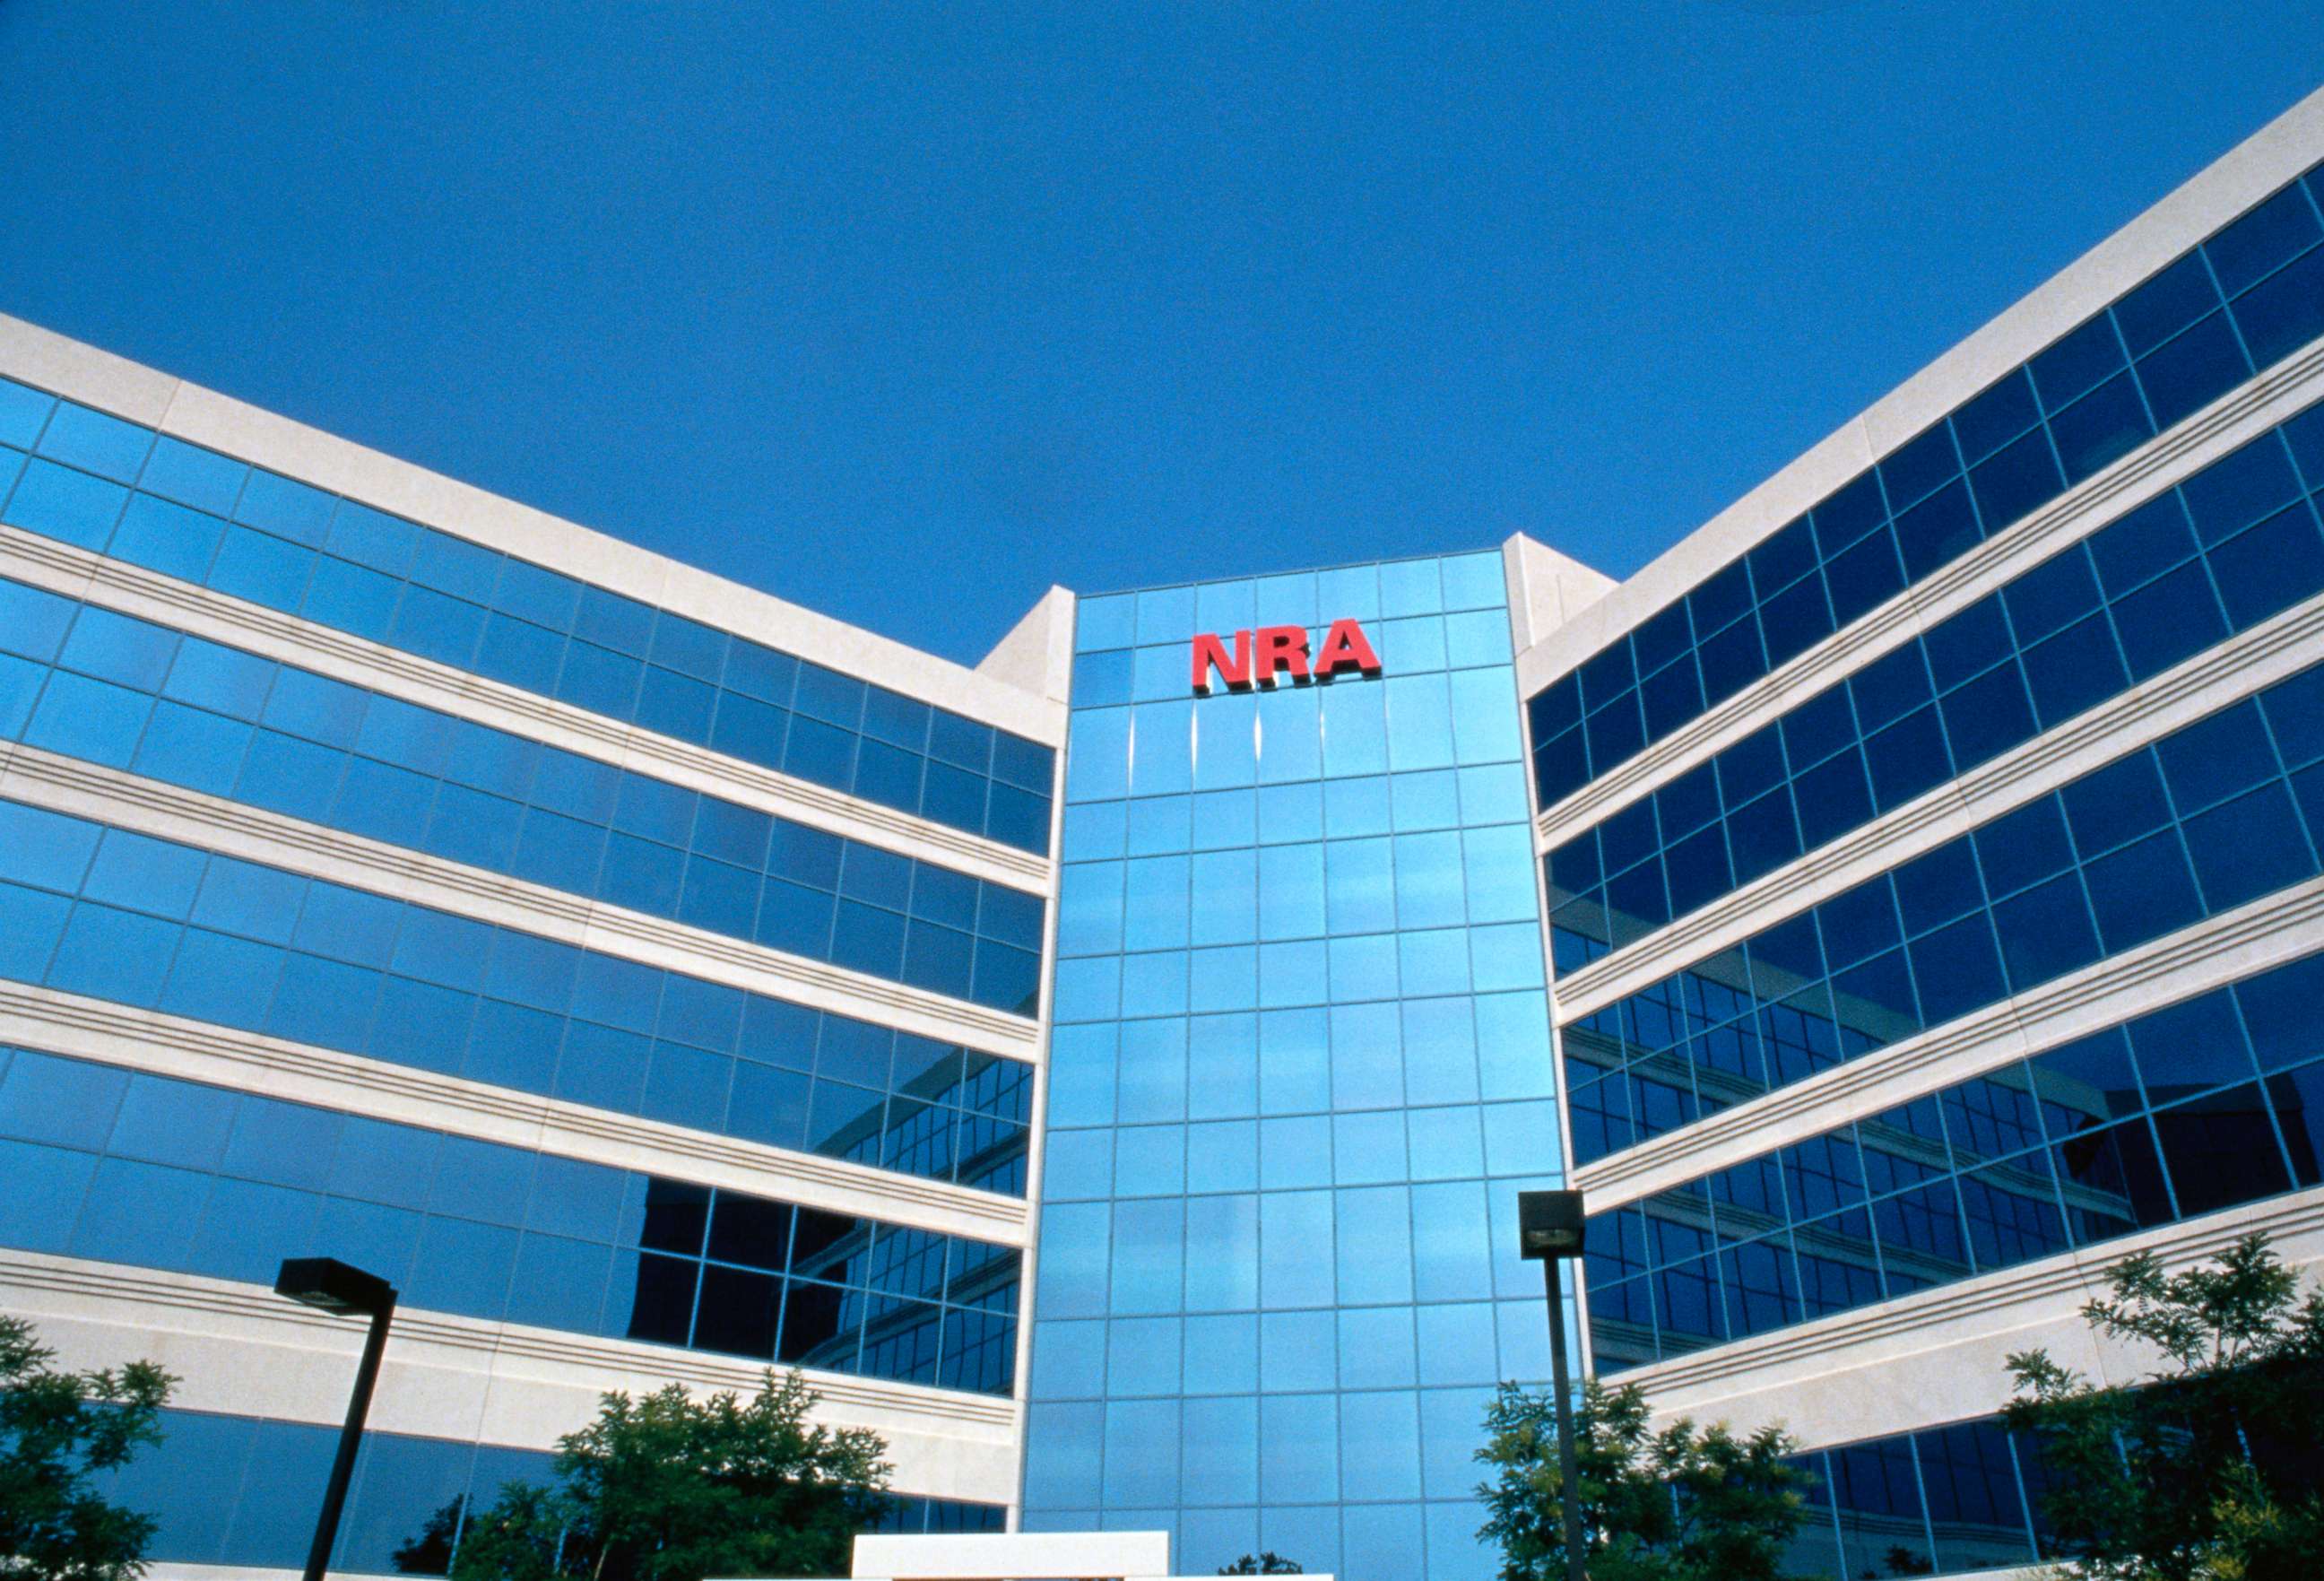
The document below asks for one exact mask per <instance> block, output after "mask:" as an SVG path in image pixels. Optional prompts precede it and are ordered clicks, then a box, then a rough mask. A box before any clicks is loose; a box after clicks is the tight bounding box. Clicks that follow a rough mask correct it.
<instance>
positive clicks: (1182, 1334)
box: [1029, 1299, 1550, 1502]
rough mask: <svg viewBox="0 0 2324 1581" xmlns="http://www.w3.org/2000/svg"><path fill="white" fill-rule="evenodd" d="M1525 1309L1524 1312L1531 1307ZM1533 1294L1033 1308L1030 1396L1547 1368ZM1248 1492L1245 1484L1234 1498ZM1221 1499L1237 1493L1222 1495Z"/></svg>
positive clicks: (1522, 1373) (1230, 1388) (1183, 1391)
mask: <svg viewBox="0 0 2324 1581" xmlns="http://www.w3.org/2000/svg"><path fill="white" fill-rule="evenodd" d="M1528 1314H1530V1318H1529V1319H1528V1316H1527V1315H1528ZM1549 1365H1550V1362H1549V1335H1548V1331H1547V1330H1546V1329H1545V1327H1543V1324H1542V1308H1541V1302H1540V1300H1539V1299H1535V1300H1534V1301H1533V1302H1531V1303H1530V1304H1528V1303H1526V1302H1524V1301H1521V1300H1519V1301H1489V1300H1478V1301H1459V1300H1452V1301H1432V1302H1431V1303H1429V1304H1427V1305H1425V1306H1417V1307H1415V1306H1388V1307H1348V1308H1341V1309H1339V1310H1337V1311H1333V1310H1331V1309H1329V1308H1325V1309H1322V1310H1305V1311H1292V1312H1229V1313H1213V1314H1208V1315H1200V1316H1195V1317H1186V1318H1178V1317H1172V1318H1055V1319H1052V1318H1042V1319H1041V1320H1040V1321H1039V1322H1038V1323H1037V1324H1036V1325H1035V1326H1034V1329H1033V1378H1032V1385H1031V1389H1030V1391H1029V1396H1030V1398H1031V1399H1033V1400H1036V1401H1056V1400H1157V1399H1167V1398H1170V1397H1174V1396H1177V1397H1199V1396H1212V1395H1252V1394H1311V1393H1316V1392H1326V1393H1328V1392H1332V1391H1351V1390H1360V1389H1411V1388H1414V1387H1419V1388H1423V1389H1446V1388H1467V1387H1474V1386H1476V1385H1478V1384H1491V1383H1497V1382H1500V1381H1501V1380H1502V1379H1504V1378H1529V1379H1530V1378H1540V1377H1544V1376H1545V1375H1546V1374H1547V1373H1548V1372H1549ZM1250 1496H1251V1488H1250V1484H1246V1485H1245V1489H1244V1492H1243V1493H1242V1495H1241V1497H1242V1498H1244V1499H1248V1498H1250ZM1227 1502H1235V1500H1234V1498H1233V1496H1232V1495H1230V1496H1229V1498H1228V1500H1227Z"/></svg>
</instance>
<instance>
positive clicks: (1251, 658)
mask: <svg viewBox="0 0 2324 1581" xmlns="http://www.w3.org/2000/svg"><path fill="white" fill-rule="evenodd" d="M1345 671H1352V672H1353V673H1355V674H1358V675H1378V674H1379V672H1380V661H1379V654H1377V653H1375V652H1372V645H1371V643H1369V642H1367V641H1365V640H1364V628H1363V627H1361V626H1360V625H1358V624H1356V623H1355V622H1354V621H1351V620H1335V621H1333V623H1332V629H1331V631H1330V632H1328V633H1325V635H1324V637H1323V646H1322V647H1321V648H1319V649H1317V650H1316V651H1315V652H1314V653H1312V654H1311V653H1310V652H1308V650H1307V633H1306V631H1305V629H1304V628H1302V627H1299V626H1291V625H1281V626H1261V627H1259V629H1258V630H1257V631H1255V632H1237V633H1235V634H1234V655H1233V657H1231V658H1230V657H1228V655H1227V650H1226V644H1225V643H1222V642H1220V641H1219V639H1218V638H1217V637H1216V636H1214V635H1213V634H1212V633H1208V632H1205V633H1203V634H1202V635H1201V636H1199V637H1196V638H1195V639H1194V695H1195V696H1196V697H1201V698H1206V697H1209V696H1210V695H1211V686H1212V682H1213V677H1215V678H1216V679H1217V680H1222V681H1224V682H1226V685H1227V689H1229V690H1230V691H1249V690H1250V689H1251V688H1252V687H1254V686H1267V687H1271V686H1274V685H1277V683H1278V682H1279V680H1281V678H1282V677H1284V676H1286V675H1288V676H1289V677H1290V678H1291V679H1292V681H1293V682H1294V683H1295V684H1297V685H1302V686H1304V685H1305V684H1306V683H1307V682H1309V681H1311V680H1331V679H1332V677H1333V676H1335V675H1338V674H1341V673H1342V672H1345Z"/></svg>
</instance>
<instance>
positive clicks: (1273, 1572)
mask: <svg viewBox="0 0 2324 1581" xmlns="http://www.w3.org/2000/svg"><path fill="white" fill-rule="evenodd" d="M1306 1573H1307V1572H1306V1570H1305V1568H1303V1567H1300V1566H1298V1565H1295V1564H1293V1563H1292V1562H1291V1561H1290V1560H1289V1559H1286V1558H1284V1557H1283V1556H1282V1555H1281V1554H1278V1553H1277V1552H1276V1551H1275V1550H1274V1549H1268V1550H1267V1552H1265V1553H1263V1554H1257V1555H1253V1554H1245V1555H1243V1557H1242V1558H1239V1559H1237V1560H1236V1561H1235V1562H1234V1563H1233V1564H1231V1565H1221V1566H1220V1567H1219V1574H1220V1575H1222V1576H1305V1574H1306Z"/></svg>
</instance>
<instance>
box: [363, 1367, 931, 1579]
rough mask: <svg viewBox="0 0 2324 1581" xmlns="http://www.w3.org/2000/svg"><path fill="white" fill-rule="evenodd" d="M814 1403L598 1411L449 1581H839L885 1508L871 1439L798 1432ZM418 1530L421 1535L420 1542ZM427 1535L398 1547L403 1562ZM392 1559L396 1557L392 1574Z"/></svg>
mask: <svg viewBox="0 0 2324 1581" xmlns="http://www.w3.org/2000/svg"><path fill="white" fill-rule="evenodd" d="M816 1399H817V1396H816V1394H815V1392H814V1391H812V1390H810V1389H808V1388H807V1383H806V1382H805V1380H803V1379H802V1378H801V1377H800V1376H799V1375H798V1373H796V1372H794V1373H790V1374H788V1376H785V1377H782V1378H778V1377H777V1376H776V1374H775V1373H772V1372H770V1373H767V1374H766V1379H765V1382H763V1384H762V1385H761V1388H760V1390H759V1392H758V1393H757V1394H756V1395H755V1396H753V1397H752V1399H751V1400H749V1401H742V1400H740V1399H738V1398H737V1397H736V1396H735V1395H733V1393H731V1392H728V1393H722V1394H716V1395H713V1396H712V1397H710V1398H709V1399H708V1400H703V1401H696V1400H694V1399H693V1398H691V1397H690V1396H688V1395H687V1392H686V1391H685V1389H684V1388H682V1387H681V1386H679V1385H678V1384H676V1383H672V1384H670V1385H669V1387H667V1388H665V1389H661V1390H659V1391H656V1392H654V1393H652V1394H649V1395H646V1396H644V1397H643V1398H642V1399H638V1400H632V1399H631V1398H630V1397H629V1396H628V1395H627V1394H622V1393H613V1394H607V1395H605V1396H604V1397H603V1399H602V1401H601V1402H600V1406H599V1410H598V1412H597V1419H596V1420H595V1421H594V1422H592V1423H591V1424H590V1425H589V1426H587V1427H586V1428H582V1429H581V1430H580V1431H579V1432H577V1433H568V1434H567V1435H566V1436H565V1437H564V1438H562V1439H560V1440H559V1441H558V1454H557V1460H556V1465H555V1477H556V1485H555V1486H554V1487H549V1488H542V1487H536V1486H533V1485H531V1484H523V1483H517V1484H510V1485H509V1486H508V1487H506V1488H504V1489H503V1490H502V1493H501V1496H500V1498H499V1499H498V1500H497V1501H496V1502H494V1503H493V1505H492V1507H491V1508H490V1509H487V1510H484V1511H481V1512H476V1513H475V1514H474V1515H472V1516H471V1517H470V1519H469V1521H468V1522H467V1527H466V1530H465V1531H464V1532H463V1533H462V1534H461V1537H460V1545H459V1549H458V1552H457V1554H456V1555H455V1556H454V1558H453V1562H452V1575H453V1576H454V1577H455V1578H456V1581H558V1578H567V1581H702V1578H703V1577H704V1576H844V1575H845V1574H846V1573H847V1568H848V1557H849V1552H850V1549H851V1546H852V1544H853V1539H854V1537H855V1534H856V1533H858V1532H860V1531H862V1530H864V1529H865V1528H867V1527H869V1526H871V1525H872V1524H874V1523H875V1522H876V1521H878V1520H879V1519H880V1517H881V1514H882V1513H883V1512H885V1511H886V1509H887V1507H888V1497H887V1494H886V1492H885V1491H884V1490H885V1489H886V1488H887V1485H888V1477H889V1473H890V1466H889V1465H888V1463H887V1461H886V1460H885V1459H884V1458H883V1456H885V1455H886V1453H887V1446H886V1445H885V1444H884V1443H882V1442H881V1438H880V1436H879V1435H878V1434H877V1433H873V1432H871V1431H868V1430H866V1429H863V1428H843V1429H839V1430H837V1431H835V1430H833V1429H831V1428H824V1427H816V1426H813V1425H811V1424H810V1423H809V1422H808V1420H807V1413H808V1411H809V1410H810V1409H811V1408H812V1407H813V1406H814V1405H815V1403H816ZM431 1530H432V1526H431ZM429 1537H430V1532H422V1533H420V1535H419V1536H418V1537H416V1538H414V1539H413V1540H412V1542H411V1543H410V1544H407V1545H406V1549H405V1550H404V1552H407V1553H411V1554H413V1555H415V1556H417V1555H419V1554H420V1553H421V1552H422V1551H423V1550H424V1549H428V1548H429V1546H430V1544H429ZM402 1557H403V1555H402V1554H401V1553H399V1555H398V1558H399V1560H401V1558H402Z"/></svg>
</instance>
